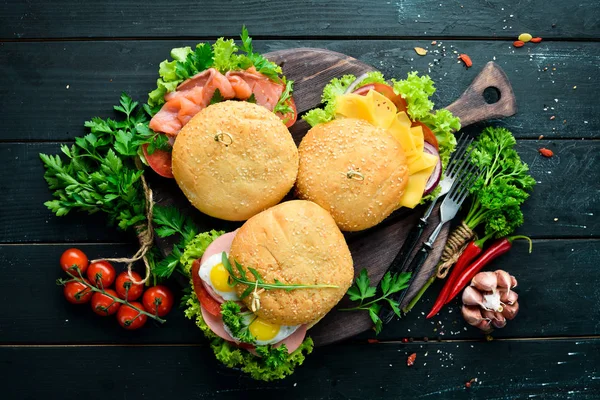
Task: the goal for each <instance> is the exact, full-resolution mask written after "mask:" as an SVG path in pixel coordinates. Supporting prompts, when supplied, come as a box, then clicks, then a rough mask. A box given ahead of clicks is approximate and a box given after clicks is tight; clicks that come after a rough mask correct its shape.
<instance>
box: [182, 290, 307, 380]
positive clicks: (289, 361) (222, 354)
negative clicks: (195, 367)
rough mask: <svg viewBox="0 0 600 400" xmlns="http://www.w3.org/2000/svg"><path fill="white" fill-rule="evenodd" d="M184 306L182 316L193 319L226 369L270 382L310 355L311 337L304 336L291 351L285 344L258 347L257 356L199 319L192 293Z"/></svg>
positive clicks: (288, 373) (200, 312) (279, 377)
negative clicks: (215, 332) (220, 334)
mask: <svg viewBox="0 0 600 400" xmlns="http://www.w3.org/2000/svg"><path fill="white" fill-rule="evenodd" d="M186 307H187V308H186V310H185V316H186V317H187V318H189V319H191V320H193V321H194V322H195V323H196V326H197V327H198V328H200V330H201V331H202V332H204V335H205V336H206V337H207V338H208V339H209V340H210V347H211V348H212V349H213V352H214V353H215V357H216V359H217V360H218V361H220V362H221V363H223V364H224V365H225V366H227V367H229V368H241V370H242V371H244V372H245V373H247V374H250V376H252V378H254V379H256V380H261V381H273V380H276V379H283V378H285V377H286V376H288V375H291V374H293V373H294V370H295V368H296V367H297V366H299V365H302V363H303V362H304V360H305V358H306V355H308V354H310V353H311V352H312V350H313V347H314V344H313V341H312V339H311V338H310V337H306V338H305V339H304V341H303V342H302V344H301V345H300V347H298V348H297V349H296V350H294V351H293V352H292V353H291V354H288V353H287V349H286V348H285V346H281V347H279V348H276V349H275V348H273V347H272V346H257V347H256V352H257V353H258V354H259V355H260V357H257V356H255V355H253V354H251V353H249V352H248V351H246V350H243V349H240V348H238V347H236V346H235V345H233V344H231V343H229V342H227V341H225V340H223V339H221V338H220V337H218V336H217V335H215V334H214V333H213V332H212V331H211V330H210V328H209V327H208V325H207V324H206V322H205V321H204V319H203V318H202V310H201V309H200V302H199V301H198V298H197V297H196V295H195V294H192V295H191V296H190V298H189V299H188V300H187V302H186Z"/></svg>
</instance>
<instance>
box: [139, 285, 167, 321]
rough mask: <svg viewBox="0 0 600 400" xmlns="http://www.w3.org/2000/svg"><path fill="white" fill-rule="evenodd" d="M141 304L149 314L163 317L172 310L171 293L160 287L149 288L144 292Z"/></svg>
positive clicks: (164, 287)
mask: <svg viewBox="0 0 600 400" xmlns="http://www.w3.org/2000/svg"><path fill="white" fill-rule="evenodd" d="M142 303H144V308H145V309H146V310H148V312H149V313H150V314H155V315H158V316H159V317H164V316H165V315H167V314H168V313H169V311H171V308H173V292H171V290H169V288H168V287H166V286H162V285H158V286H154V287H151V288H149V289H148V290H146V291H145V292H144V297H143V298H142Z"/></svg>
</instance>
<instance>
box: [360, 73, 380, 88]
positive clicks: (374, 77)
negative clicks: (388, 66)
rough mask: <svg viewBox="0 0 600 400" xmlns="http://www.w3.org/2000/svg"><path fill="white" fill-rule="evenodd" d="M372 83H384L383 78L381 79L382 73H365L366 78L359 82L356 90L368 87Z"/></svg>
mask: <svg viewBox="0 0 600 400" xmlns="http://www.w3.org/2000/svg"><path fill="white" fill-rule="evenodd" d="M372 83H386V82H385V78H384V77H383V73H382V72H380V71H371V72H367V77H366V78H365V79H363V80H362V81H360V83H359V84H358V85H357V86H356V88H357V89H358V88H361V87H363V86H366V85H370V84H372Z"/></svg>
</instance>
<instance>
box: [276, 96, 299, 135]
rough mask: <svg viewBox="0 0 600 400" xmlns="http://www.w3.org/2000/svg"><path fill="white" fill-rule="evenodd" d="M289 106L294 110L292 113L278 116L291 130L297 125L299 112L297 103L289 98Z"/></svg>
mask: <svg viewBox="0 0 600 400" xmlns="http://www.w3.org/2000/svg"><path fill="white" fill-rule="evenodd" d="M287 104H288V105H289V106H290V107H291V108H292V112H289V113H287V114H283V115H281V114H279V113H278V114H277V116H278V117H279V118H281V119H282V120H283V121H284V122H285V126H286V127H287V128H289V127H291V126H292V125H294V123H296V119H298V110H297V109H296V102H295V101H294V99H293V98H292V97H290V98H289V100H288V101H287Z"/></svg>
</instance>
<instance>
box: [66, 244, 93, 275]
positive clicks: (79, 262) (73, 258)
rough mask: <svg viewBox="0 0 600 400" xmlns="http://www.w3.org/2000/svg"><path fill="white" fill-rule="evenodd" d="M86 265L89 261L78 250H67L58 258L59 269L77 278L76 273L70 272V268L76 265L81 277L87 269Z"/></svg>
mask: <svg viewBox="0 0 600 400" xmlns="http://www.w3.org/2000/svg"><path fill="white" fill-rule="evenodd" d="M88 264H89V261H88V258H87V256H86V255H85V253H84V252H83V251H81V250H79V249H75V248H72V249H67V250H65V252H64V253H62V255H61V256H60V267H61V268H62V269H63V271H65V272H70V273H71V274H73V275H75V276H77V277H78V276H79V275H78V274H77V271H75V270H72V269H71V267H73V266H74V265H76V266H77V268H79V270H80V271H81V274H82V275H83V274H85V270H86V269H87V267H88Z"/></svg>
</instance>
